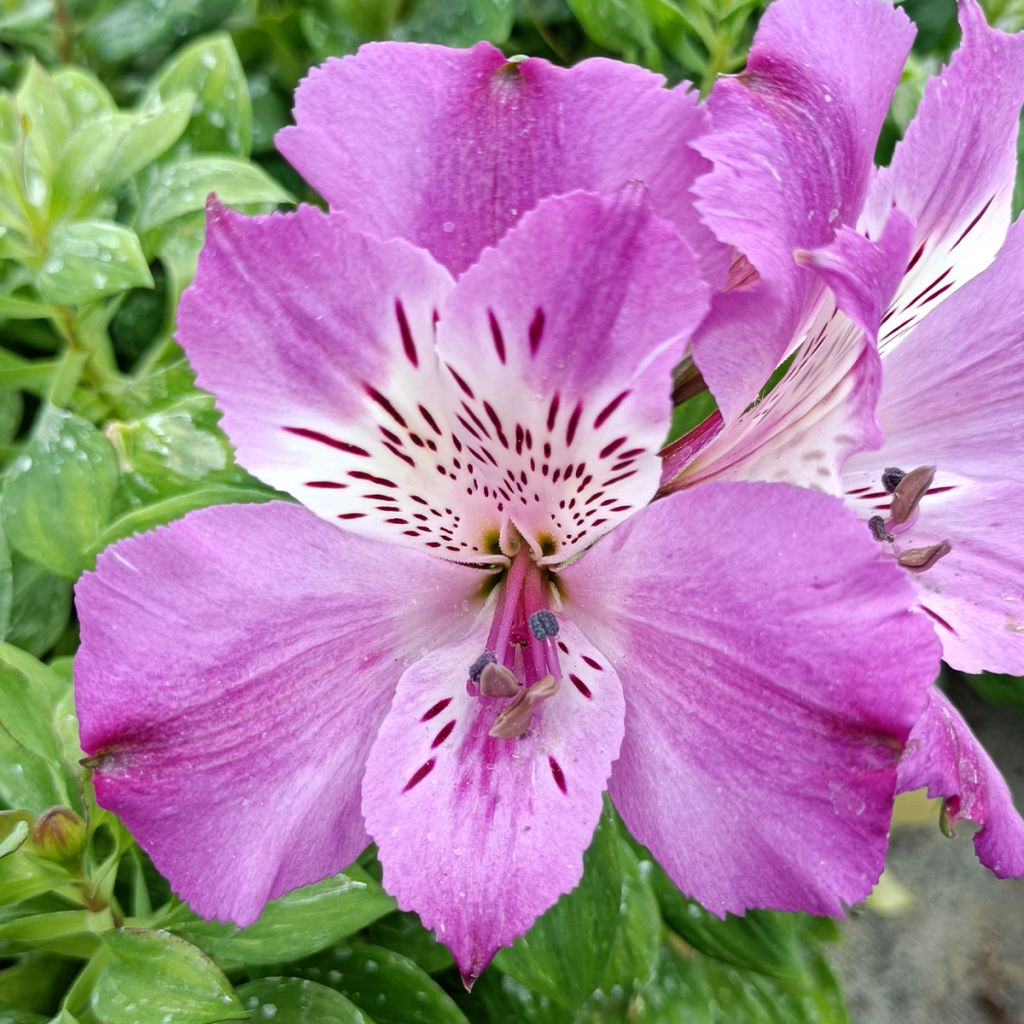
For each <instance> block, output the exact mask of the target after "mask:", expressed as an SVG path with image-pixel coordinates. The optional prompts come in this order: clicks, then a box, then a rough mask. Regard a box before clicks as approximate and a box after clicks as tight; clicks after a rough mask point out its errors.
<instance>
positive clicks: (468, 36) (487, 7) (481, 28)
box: [394, 0, 516, 46]
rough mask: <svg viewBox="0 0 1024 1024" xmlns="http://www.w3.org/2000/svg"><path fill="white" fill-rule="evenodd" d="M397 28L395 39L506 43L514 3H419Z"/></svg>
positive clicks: (490, 0)
mask: <svg viewBox="0 0 1024 1024" xmlns="http://www.w3.org/2000/svg"><path fill="white" fill-rule="evenodd" d="M405 9H406V11H407V13H406V14H405V16H404V17H403V18H402V20H401V21H400V22H399V23H398V24H397V25H396V26H395V33H394V34H395V37H396V38H398V39H412V40H417V41H419V42H430V43H443V44H444V45H445V46H472V45H473V44H474V43H477V42H479V41H480V40H481V39H486V40H487V41H488V42H491V43H496V44H501V43H504V42H505V41H506V40H507V39H508V37H509V34H510V33H511V31H512V25H513V23H514V21H515V13H516V12H515V4H514V3H513V2H512V0H457V2H453V0H416V2H415V3H413V4H406V5H405Z"/></svg>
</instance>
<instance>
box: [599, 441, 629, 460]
mask: <svg viewBox="0 0 1024 1024" xmlns="http://www.w3.org/2000/svg"><path fill="white" fill-rule="evenodd" d="M625 443H626V439H625V438H624V437H617V438H615V440H614V441H609V442H608V444H606V445H605V446H604V447H603V448H602V449H601V451H600V452H599V453H598V458H601V459H607V458H608V456H609V455H614V454H615V452H617V451H618V450H619V449H620V448H621V447H622V446H623V445H624V444H625Z"/></svg>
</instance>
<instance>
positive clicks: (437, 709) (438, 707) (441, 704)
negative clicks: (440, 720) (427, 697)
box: [420, 697, 452, 722]
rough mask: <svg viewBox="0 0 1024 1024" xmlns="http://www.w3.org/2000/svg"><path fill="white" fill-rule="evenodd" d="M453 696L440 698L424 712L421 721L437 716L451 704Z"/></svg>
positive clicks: (427, 720)
mask: <svg viewBox="0 0 1024 1024" xmlns="http://www.w3.org/2000/svg"><path fill="white" fill-rule="evenodd" d="M451 702H452V699H451V697H444V698H442V699H441V700H439V701H438V702H437V703H436V704H435V705H434V706H433V707H430V708H428V709H427V710H426V711H424V712H423V717H422V718H421V719H420V721H421V722H429V721H430V720H431V719H432V718H436V717H437V716H438V715H439V714H441V712H442V711H444V709H445V708H446V707H448V705H449V704H451Z"/></svg>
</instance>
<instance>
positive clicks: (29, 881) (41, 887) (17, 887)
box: [0, 847, 71, 1001]
mask: <svg viewBox="0 0 1024 1024" xmlns="http://www.w3.org/2000/svg"><path fill="white" fill-rule="evenodd" d="M70 881H71V878H70V876H69V875H68V873H67V870H66V869H65V868H64V867H62V866H61V865H59V864H54V863H52V862H49V861H45V860H43V859H42V858H40V857H33V856H31V855H30V854H29V855H26V851H25V849H24V847H22V848H21V849H20V850H19V851H18V852H17V853H12V855H11V856H8V857H3V858H0V906H3V907H5V906H8V905H10V904H13V903H20V902H21V901H22V900H31V899H34V898H35V897H36V896H41V895H42V894H43V893H46V892H50V890H52V889H56V888H58V887H59V886H61V885H66V884H67V883H68V882H70ZM22 920H24V918H22ZM8 938H10V936H8ZM0 1001H3V1000H2V997H0Z"/></svg>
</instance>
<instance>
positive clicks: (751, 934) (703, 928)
mask: <svg viewBox="0 0 1024 1024" xmlns="http://www.w3.org/2000/svg"><path fill="white" fill-rule="evenodd" d="M647 871H648V875H649V877H650V880H651V883H652V885H653V887H654V891H655V892H656V893H657V897H658V901H659V903H660V905H661V912H662V914H663V915H664V918H665V923H666V924H668V925H669V927H671V928H672V929H673V931H675V932H676V933H677V934H678V935H679V936H681V937H682V938H683V939H685V940H686V942H687V943H689V944H690V945H691V946H693V947H694V948H695V949H697V950H699V951H700V952H702V953H704V954H706V955H708V956H710V957H713V958H714V959H716V960H720V961H722V962H724V963H729V964H733V965H735V966H736V967H740V968H744V969H746V970H751V971H755V972H757V973H759V974H764V975H770V976H773V977H776V978H782V979H790V980H797V981H799V980H801V979H804V978H806V976H807V973H808V966H807V964H808V956H809V955H813V953H814V952H815V950H816V946H817V943H818V942H819V941H820V934H819V933H820V930H821V924H820V923H819V922H818V921H817V920H815V919H814V918H810V917H807V916H806V915H803V914H783V913H779V912H778V911H771V910H751V911H748V912H747V914H746V915H745V916H744V917H735V916H734V915H731V914H730V915H728V916H727V917H726V918H725V919H724V920H723V919H721V918H719V917H716V916H715V915H714V914H712V913H710V912H709V911H707V910H705V909H704V908H703V907H702V906H700V904H698V903H695V902H694V901H693V900H688V899H687V898H686V897H685V896H683V894H682V893H681V892H679V890H678V889H677V888H676V887H675V886H674V885H673V884H672V881H671V880H670V879H669V877H668V876H667V875H666V874H665V872H664V871H662V869H661V868H660V867H658V866H657V865H656V864H654V863H653V862H651V863H650V864H649V866H648V868H647ZM826 927H827V926H826Z"/></svg>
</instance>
